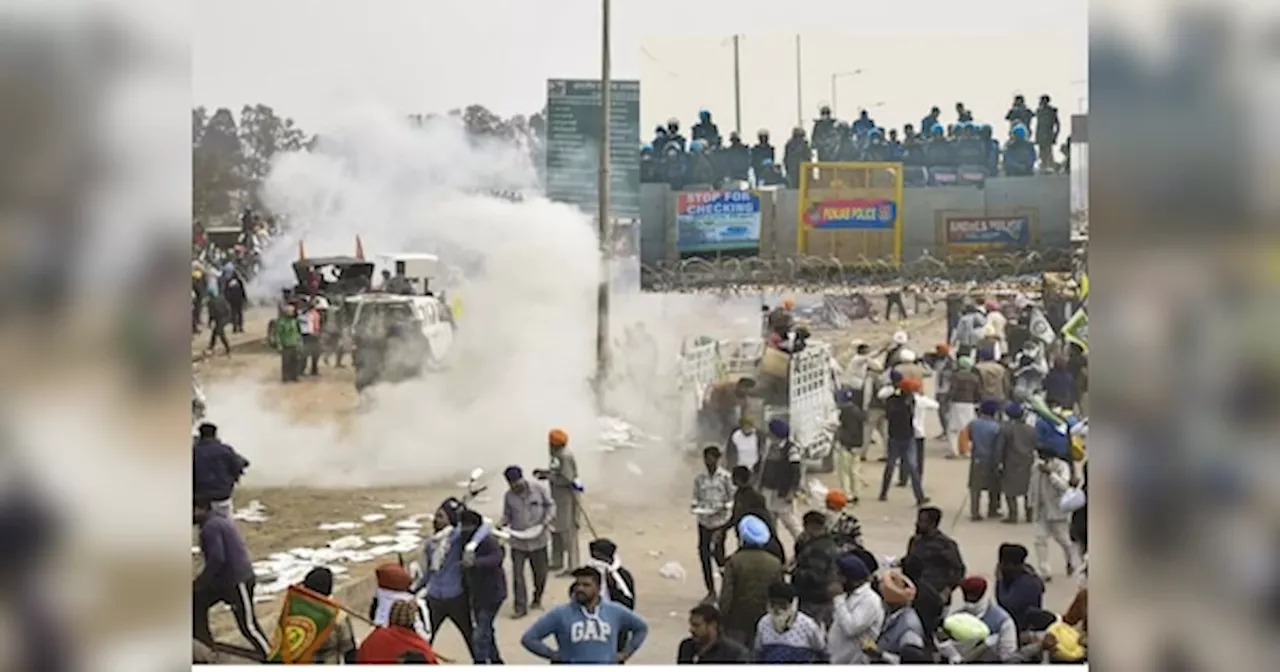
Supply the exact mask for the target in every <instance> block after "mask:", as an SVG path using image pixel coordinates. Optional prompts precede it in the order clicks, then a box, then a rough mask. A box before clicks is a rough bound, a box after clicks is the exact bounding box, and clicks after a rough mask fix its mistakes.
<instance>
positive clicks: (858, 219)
mask: <svg viewBox="0 0 1280 672" xmlns="http://www.w3.org/2000/svg"><path fill="white" fill-rule="evenodd" d="M797 226H798V227H799V230H798V231H797V243H798V248H799V252H800V253H801V254H806V255H812V256H819V257H834V258H836V259H839V260H840V261H841V262H842V263H845V264H858V263H863V262H874V261H889V262H891V263H894V264H899V263H901V262H902V164H901V163H830V162H818V163H806V164H803V165H802V166H801V167H800V203H799V211H798V214H797Z"/></svg>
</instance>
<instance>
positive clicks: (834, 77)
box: [831, 70, 862, 116]
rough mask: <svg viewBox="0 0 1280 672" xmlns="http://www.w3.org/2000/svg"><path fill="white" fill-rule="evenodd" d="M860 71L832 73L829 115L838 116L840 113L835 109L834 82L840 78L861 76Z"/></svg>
mask: <svg viewBox="0 0 1280 672" xmlns="http://www.w3.org/2000/svg"><path fill="white" fill-rule="evenodd" d="M861 74H862V70H852V71H849V72H834V73H832V74H831V114H832V115H833V116H834V115H838V114H839V113H840V111H839V110H838V109H836V80H838V79H840V78H841V77H854V76H856V75H861Z"/></svg>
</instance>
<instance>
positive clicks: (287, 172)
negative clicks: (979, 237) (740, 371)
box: [209, 110, 756, 497]
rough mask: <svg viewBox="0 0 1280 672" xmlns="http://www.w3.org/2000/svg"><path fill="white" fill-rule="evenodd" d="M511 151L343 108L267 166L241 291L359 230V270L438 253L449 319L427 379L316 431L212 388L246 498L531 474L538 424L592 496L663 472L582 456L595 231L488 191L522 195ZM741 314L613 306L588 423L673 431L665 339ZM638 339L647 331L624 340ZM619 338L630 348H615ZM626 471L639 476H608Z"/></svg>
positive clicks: (569, 215) (346, 246)
mask: <svg viewBox="0 0 1280 672" xmlns="http://www.w3.org/2000/svg"><path fill="white" fill-rule="evenodd" d="M527 156H528V154H527V153H526V152H524V151H523V150H522V148H521V147H519V146H516V145H513V144H504V143H501V142H496V141H493V142H489V141H480V142H477V141H476V140H475V139H473V138H469V137H467V135H466V134H465V133H464V131H463V129H462V127H461V125H460V124H459V123H458V122H456V121H455V120H451V119H447V118H445V119H436V120H432V121H429V122H427V123H426V124H425V125H424V126H422V127H411V126H410V125H409V124H408V123H407V122H406V121H402V120H401V119H399V118H396V117H394V116H391V115H388V114H385V113H382V112H379V111H377V110H360V111H358V112H355V113H353V114H352V115H350V117H349V118H348V119H347V120H346V121H345V122H344V123H342V124H339V125H338V126H337V127H336V128H333V129H331V130H329V131H328V132H326V133H322V141H321V144H320V146H319V147H318V149H317V150H316V151H313V152H310V153H297V154H290V155H286V156H283V157H281V158H280V160H279V161H278V162H277V164H276V165H275V166H274V168H273V170H272V172H271V175H270V177H269V179H268V180H267V183H266V186H265V193H264V198H265V200H266V202H267V203H268V204H269V206H270V208H271V209H272V211H273V212H275V213H278V214H281V215H283V216H285V217H286V218H287V219H288V221H289V222H290V230H289V232H288V233H286V234H284V236H283V237H282V239H280V240H279V241H277V242H276V243H275V244H273V247H272V248H271V249H270V250H268V251H267V253H266V256H265V258H264V260H265V269H264V271H263V272H262V274H261V275H260V276H259V278H257V279H256V280H255V282H254V286H253V288H252V289H253V291H254V292H256V293H257V294H258V295H259V296H263V297H271V296H278V293H277V292H278V290H279V288H281V287H283V286H286V285H290V284H292V283H293V273H292V269H291V268H290V264H291V263H292V262H293V261H294V259H295V258H296V256H297V250H298V243H299V241H301V242H303V243H304V246H305V249H306V253H307V255H308V256H312V257H316V256H327V255H335V254H350V253H351V252H352V250H353V247H354V245H355V238H356V236H357V235H359V236H360V238H361V240H362V242H363V245H364V249H365V251H366V253H367V254H368V255H370V256H371V257H372V255H375V254H377V253H380V252H388V253H389V252H431V253H436V254H439V255H440V256H441V258H442V260H443V261H444V262H446V263H447V264H450V265H451V266H454V267H455V268H456V269H458V272H457V278H456V281H455V283H454V286H452V287H450V288H449V293H450V296H457V297H458V298H460V299H461V300H462V301H463V311H462V315H461V317H460V320H459V322H460V324H459V330H458V334H457V336H458V337H457V339H456V341H455V344H454V346H453V350H452V351H451V352H450V353H449V356H448V358H447V364H446V366H445V368H444V370H441V371H436V372H432V373H430V374H428V376H427V377H425V378H424V379H421V380H416V381H411V382H407V383H401V384H396V385H380V386H378V387H376V388H375V389H374V392H375V395H376V402H375V403H374V404H373V405H372V407H371V408H370V409H368V410H367V411H364V412H360V413H354V412H352V411H351V410H349V409H338V410H337V411H334V412H333V413H334V416H335V417H334V418H332V419H331V420H329V419H320V420H311V421H309V422H307V423H299V422H295V421H293V420H291V419H290V418H288V417H286V416H285V415H284V414H282V413H280V412H278V411H277V410H275V409H273V408H272V406H273V404H270V403H267V401H268V400H269V397H270V395H272V394H273V393H274V392H275V389H276V388H275V383H272V384H270V385H266V386H263V385H259V384H257V383H252V382H230V383H221V384H218V385H217V386H213V387H211V388H210V390H209V400H210V416H211V419H213V420H214V421H215V422H218V423H219V424H220V425H221V426H222V427H223V428H224V429H223V433H224V434H225V435H226V437H227V440H228V441H230V442H231V443H233V445H235V446H236V448H237V449H238V450H240V451H241V452H242V453H244V454H245V455H246V456H247V457H248V458H249V459H250V460H251V461H252V462H253V466H252V467H251V469H250V471H249V473H248V474H247V475H246V480H245V483H246V485H253V486H259V487H273V486H301V485H306V486H311V487H376V486H391V485H396V486H404V485H414V484H427V483H433V482H438V481H441V480H443V479H452V478H455V477H456V476H457V475H458V474H462V473H465V472H467V471H469V470H471V469H473V468H475V467H477V466H479V467H483V468H484V469H486V470H487V471H489V473H490V474H491V475H493V477H495V478H496V477H497V473H498V472H500V470H501V469H502V468H503V467H504V466H506V465H507V464H512V463H515V464H521V465H523V466H524V467H525V469H526V471H528V470H530V469H532V468H536V467H540V466H542V465H543V464H544V463H545V460H546V433H547V431H548V429H550V428H552V427H559V428H563V429H564V430H565V431H567V432H568V433H569V435H570V437H571V442H570V446H571V447H572V448H574V450H575V452H576V453H577V455H578V459H579V463H580V468H581V470H582V471H583V478H584V480H586V481H587V482H588V484H589V485H590V486H593V487H592V491H593V492H594V493H604V491H605V490H606V489H607V490H608V496H612V497H626V496H627V493H628V492H632V493H634V494H635V495H636V496H641V495H643V493H644V492H645V491H646V486H645V482H647V483H648V485H649V486H650V487H651V486H652V485H653V482H654V481H655V480H665V479H666V478H667V477H668V476H669V475H671V474H674V473H675V471H674V467H675V465H677V464H678V462H679V460H677V459H672V458H673V457H674V455H675V454H674V452H673V451H672V449H671V444H670V442H669V441H659V442H655V444H654V445H651V446H647V447H645V448H643V449H638V450H637V451H634V452H633V451H627V452H626V453H622V452H619V453H614V454H613V455H609V456H607V455H605V454H604V453H603V452H602V451H600V450H599V447H600V444H599V442H598V437H599V433H600V423H599V420H598V415H599V412H600V411H601V409H598V408H597V405H596V403H595V399H594V394H593V392H592V388H591V378H592V376H593V374H594V367H595V355H594V349H595V344H594V340H595V319H596V305H595V293H596V287H597V283H598V278H599V273H600V263H599V252H598V244H597V237H596V233H595V227H594V224H593V221H592V219H591V218H590V217H589V216H586V215H584V214H582V213H581V212H579V211H577V210H576V209H574V208H571V207H569V206H565V205H561V204H556V203H552V202H550V201H547V200H546V199H545V198H542V197H539V196H533V197H530V198H527V199H525V200H524V201H523V202H518V203H517V202H510V201H507V200H504V199H502V198H497V197H493V196H490V195H488V194H489V193H490V190H495V189H500V190H525V191H528V190H535V193H536V174H535V171H534V168H533V166H532V165H530V163H529V160H528V159H527V158H526V157H527ZM742 316H743V314H742V312H741V311H740V310H739V309H737V308H719V307H717V304H716V302H715V300H714V299H705V298H700V297H698V298H695V297H689V296H679V297H674V296H673V297H661V296H652V295H641V294H638V293H632V294H624V295H619V296H617V297H616V299H615V313H614V317H615V319H614V324H615V325H616V326H615V328H614V333H613V335H614V336H615V337H616V338H615V344H616V347H617V350H616V351H615V353H614V361H615V364H616V366H615V371H616V372H617V373H616V374H615V375H614V376H612V377H611V381H610V383H611V384H610V390H611V393H610V400H609V403H608V404H607V405H606V406H607V408H605V409H604V412H606V413H609V414H612V415H616V416H619V417H624V418H626V419H628V420H629V421H630V422H632V423H634V424H636V425H638V426H640V427H641V428H643V429H644V430H645V431H646V432H647V433H650V434H652V435H656V436H659V437H667V436H670V435H672V434H673V433H674V431H675V424H676V422H677V419H676V417H675V416H674V415H673V414H672V413H671V408H670V401H671V399H670V396H671V393H672V392H673V391H674V389H675V385H676V381H675V359H676V353H677V352H678V349H679V344H680V342H681V340H682V339H683V337H684V335H685V334H691V333H704V332H707V331H708V330H711V332H712V333H716V334H718V335H734V333H726V332H737V335H749V334H751V333H752V332H753V331H755V329H756V327H755V324H756V323H755V322H754V315H752V314H751V313H750V312H748V313H747V314H746V317H747V319H746V320H745V322H743V321H742V320H741V319H740V318H742ZM735 319H738V320H739V323H738V324H735V323H734V320H735ZM638 325H643V327H639V326H638ZM637 329H642V331H643V332H644V334H647V336H645V337H635V336H636V334H637V333H638V332H637V331H636V330H637ZM628 331H630V332H631V333H630V335H631V336H633V338H624V336H626V335H627V333H628ZM640 362H644V364H643V365H638V363H640ZM319 415H320V417H321V418H323V414H319ZM338 416H341V418H339V417H338ZM339 420H341V421H339ZM651 450H652V451H662V453H661V454H658V455H654V454H649V451H651ZM641 451H643V452H641ZM632 455H634V457H633V456H632ZM628 461H631V462H633V463H634V464H636V465H638V466H639V467H640V468H641V469H642V470H643V472H644V474H645V478H644V479H637V478H635V476H634V469H631V470H630V471H627V470H625V469H623V467H625V466H626V462H628ZM606 484H607V488H605V487H602V486H605V485H606ZM650 492H651V491H650Z"/></svg>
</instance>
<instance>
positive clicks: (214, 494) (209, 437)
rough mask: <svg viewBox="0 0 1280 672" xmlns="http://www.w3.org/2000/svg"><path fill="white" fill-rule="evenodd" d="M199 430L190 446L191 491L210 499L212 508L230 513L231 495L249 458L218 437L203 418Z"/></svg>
mask: <svg viewBox="0 0 1280 672" xmlns="http://www.w3.org/2000/svg"><path fill="white" fill-rule="evenodd" d="M198 431H199V433H200V435H199V437H198V438H197V439H196V441H195V445H194V446H192V449H191V471H192V479H193V480H192V484H191V491H192V494H193V495H194V496H195V497H196V498H198V499H204V500H207V501H209V502H212V506H213V510H214V511H215V512H217V513H220V514H222V515H224V516H227V517H230V516H231V511H232V503H231V495H232V494H233V493H234V491H235V488H236V483H238V482H239V481H240V477H241V476H243V475H244V471H245V469H248V468H249V460H246V459H244V458H243V457H241V455H240V454H239V453H237V452H236V451H235V449H234V448H232V447H231V446H228V445H227V444H225V443H223V442H222V441H221V440H220V439H219V438H218V427H217V425H214V424H213V423H211V422H206V423H203V424H201V425H200V428H199V430H198Z"/></svg>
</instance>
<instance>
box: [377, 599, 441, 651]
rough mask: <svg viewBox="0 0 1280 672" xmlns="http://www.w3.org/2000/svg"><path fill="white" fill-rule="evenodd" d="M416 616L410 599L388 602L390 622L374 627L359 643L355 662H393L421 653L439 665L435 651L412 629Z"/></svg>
mask: <svg viewBox="0 0 1280 672" xmlns="http://www.w3.org/2000/svg"><path fill="white" fill-rule="evenodd" d="M417 617H418V608H417V607H415V606H414V605H413V603H412V602H408V601H400V602H396V603H395V604H393V605H391V620H390V623H389V624H388V625H386V626H385V627H380V628H378V629H376V630H374V631H373V632H372V633H370V634H369V636H368V637H366V638H365V640H364V642H362V643H361V644H360V650H359V651H358V652H357V653H356V664H357V665H395V664H397V663H399V662H400V660H401V659H402V658H403V657H404V656H405V655H406V654H410V653H418V654H421V655H422V656H423V657H424V658H426V661H427V664H429V665H438V664H440V659H439V657H438V656H437V655H436V652H435V650H434V649H432V648H431V645H430V644H428V643H427V641H426V640H424V639H423V638H422V637H420V636H418V633H417V631H415V630H414V629H413V625H414V621H415V620H416V619H417Z"/></svg>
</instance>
